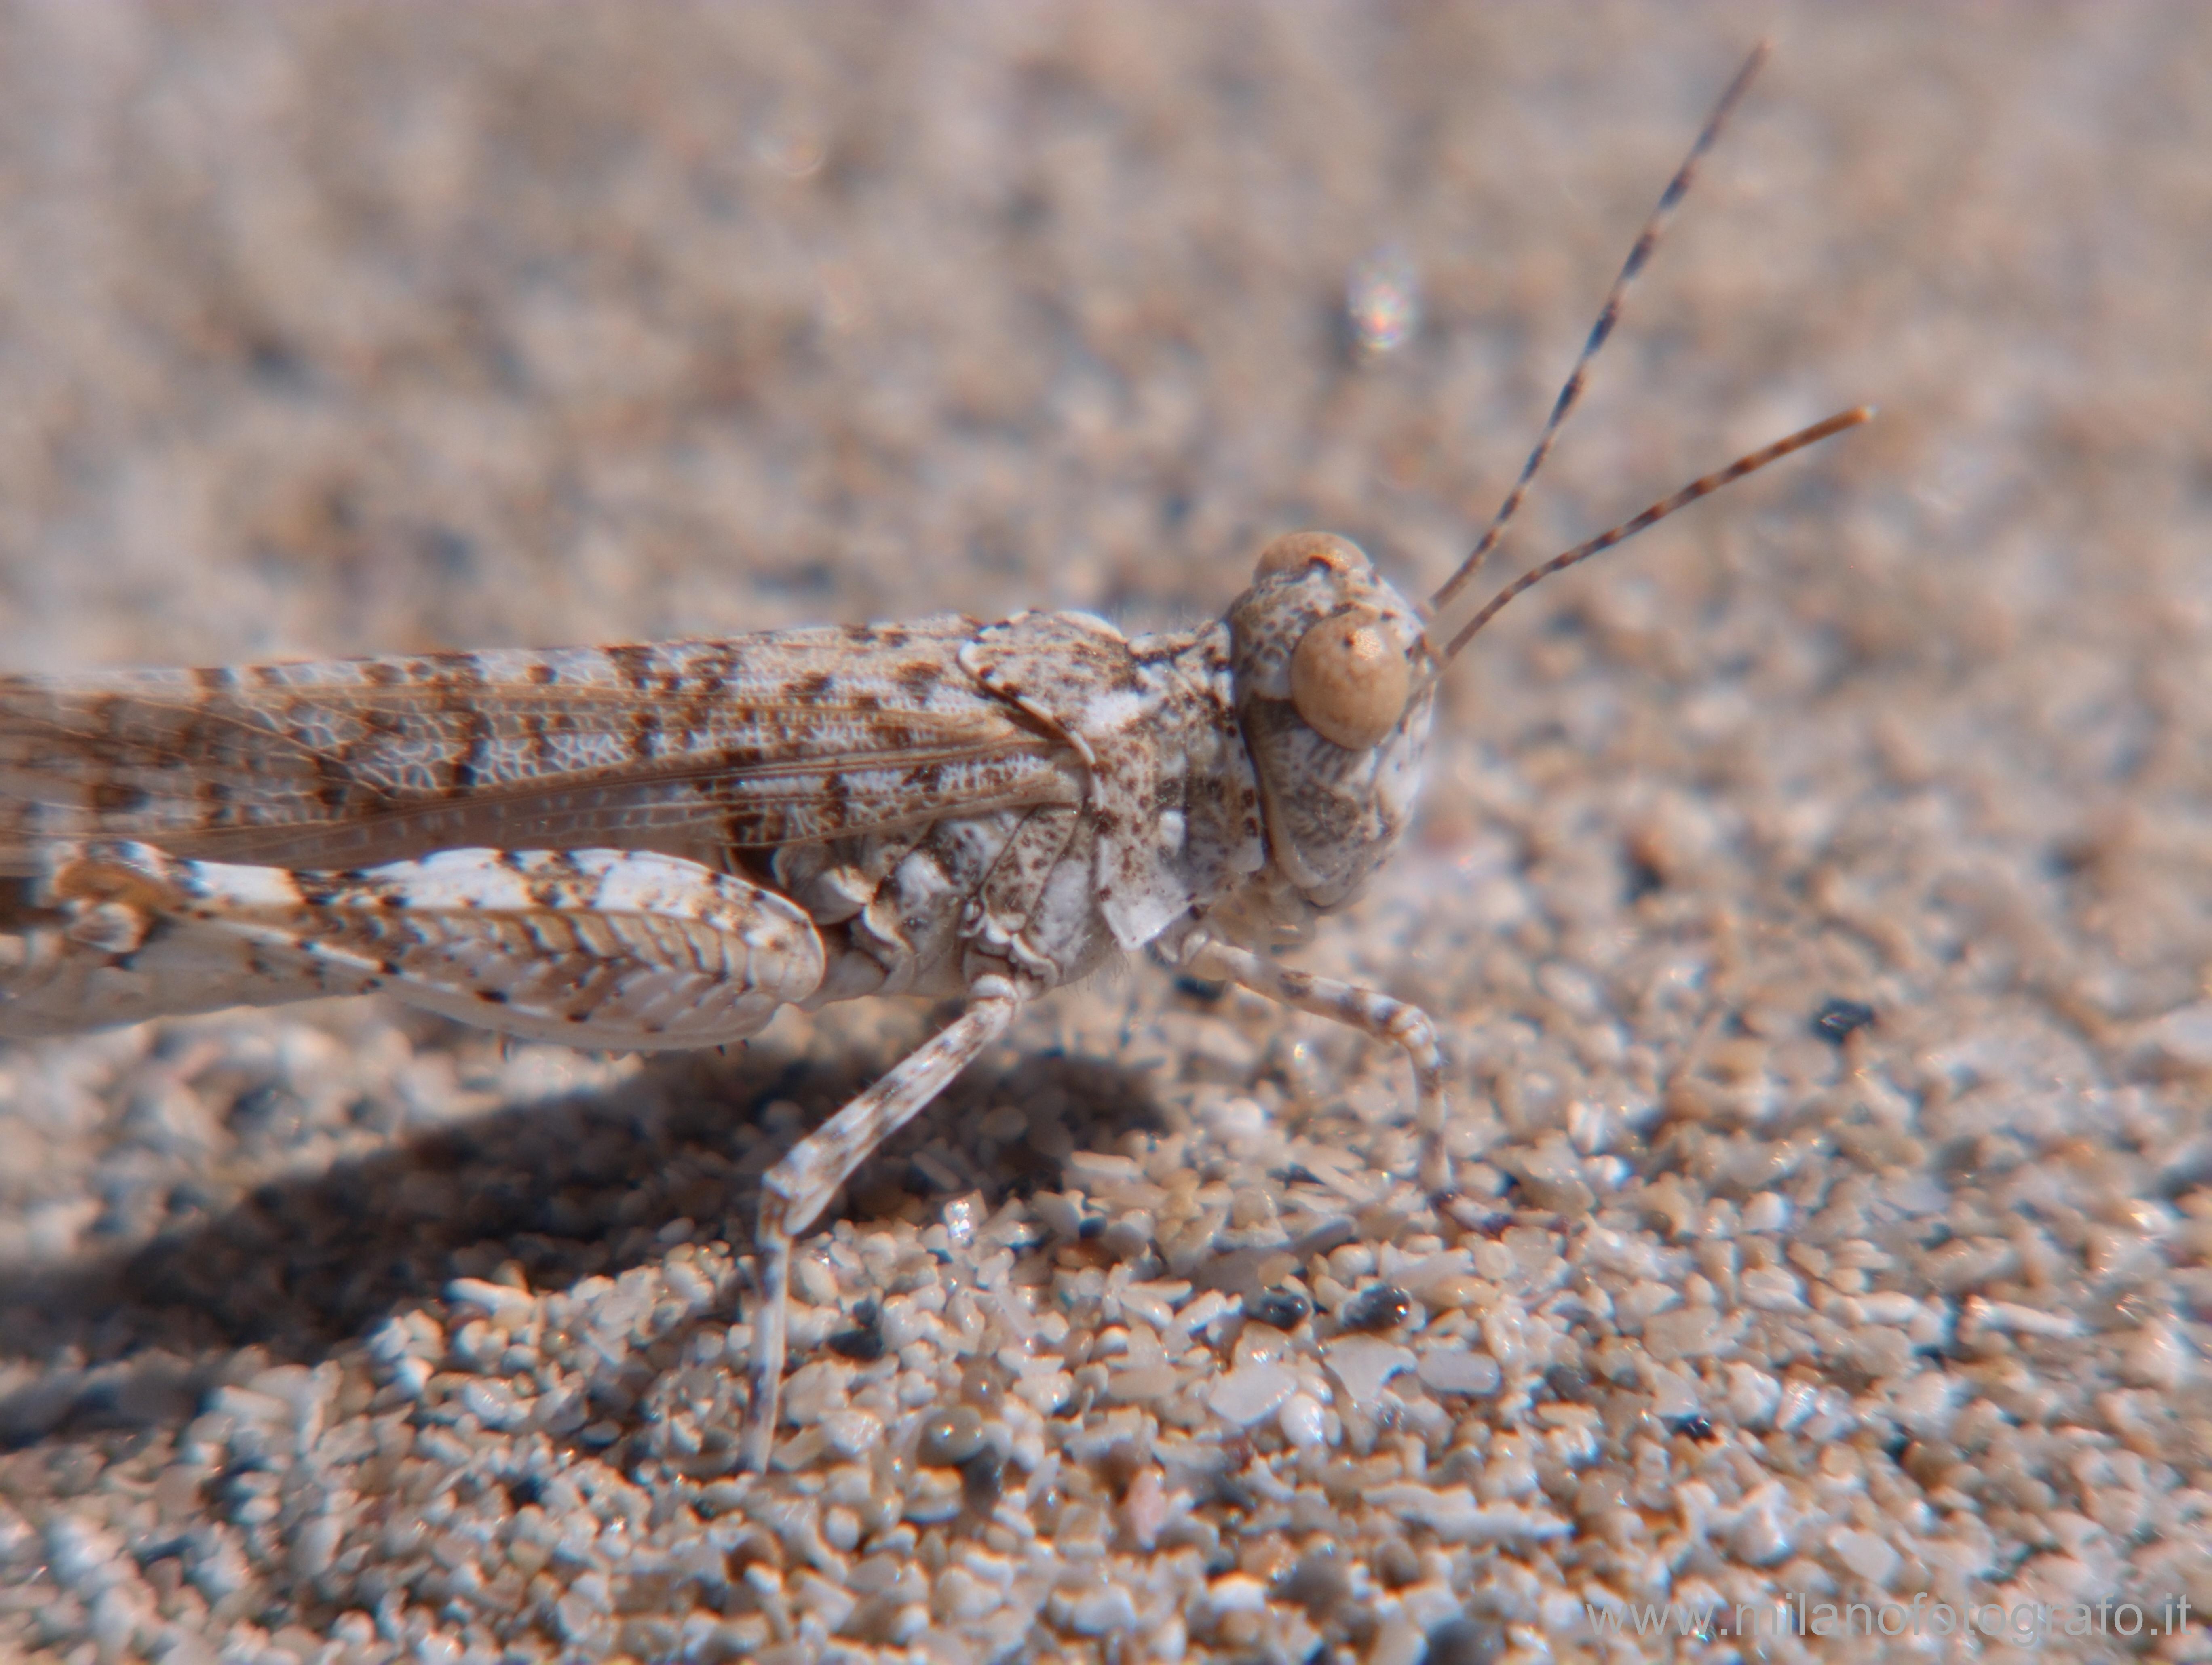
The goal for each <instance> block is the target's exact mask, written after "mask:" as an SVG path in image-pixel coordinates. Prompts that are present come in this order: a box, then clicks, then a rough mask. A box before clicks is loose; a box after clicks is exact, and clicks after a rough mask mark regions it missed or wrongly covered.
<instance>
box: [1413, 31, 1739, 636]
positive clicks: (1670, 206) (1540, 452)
mask: <svg viewBox="0 0 2212 1665" xmlns="http://www.w3.org/2000/svg"><path fill="white" fill-rule="evenodd" d="M1771 50H1772V48H1771V44H1770V43H1769V42H1767V41H1764V40H1762V41H1760V42H1759V44H1758V45H1756V46H1754V47H1753V48H1752V49H1751V56H1750V57H1748V58H1746V59H1744V61H1743V68H1741V70H1737V71H1736V72H1735V80H1734V81H1731V82H1729V84H1728V91H1726V92H1725V93H1723V94H1721V97H1720V102H1719V103H1717V104H1716V105H1715V106H1713V113H1712V114H1711V115H1710V116H1708V117H1706V118H1705V130H1704V131H1703V132H1701V133H1699V135H1698V142H1696V143H1695V144H1693V145H1692V146H1691V147H1690V154H1688V155H1686V156H1685V157H1684V158H1683V159H1682V165H1681V166H1680V167H1678V168H1676V169H1675V170H1674V178H1673V179H1669V180H1668V182H1667V189H1666V190H1665V191H1662V192H1661V193H1660V194H1659V206H1658V207H1656V208H1655V209H1652V210H1651V217H1650V219H1649V220H1646V221H1644V230H1643V231H1642V233H1640V234H1638V237H1637V239H1636V246H1635V247H1634V248H1632V249H1631V250H1629V251H1628V259H1627V260H1626V262H1625V263H1623V264H1622V266H1621V269H1620V276H1619V277H1616V278H1614V279H1613V288H1611V289H1609V290H1607V292H1606V297H1605V305H1604V306H1601V308H1599V309H1598V315H1597V322H1596V323H1595V324H1593V325H1591V326H1590V332H1589V340H1588V341H1587V342H1583V350H1582V356H1581V357H1579V358H1577V360H1575V367H1574V369H1573V371H1572V372H1570V374H1569V375H1568V377H1567V382H1566V385H1565V386H1564V387H1562V388H1561V389H1560V390H1559V398H1558V400H1557V401H1556V402H1555V403H1553V406H1552V415H1551V417H1550V419H1549V420H1548V421H1546V422H1545V424H1544V431H1543V432H1542V433H1540V434H1538V435H1537V436H1536V448H1535V450H1534V451H1530V452H1529V453H1528V462H1527V463H1524V464H1522V469H1521V477H1520V478H1519V479H1518V480H1516V481H1514V482H1513V489H1512V490H1511V491H1510V492H1508V493H1506V494H1505V501H1504V503H1503V504H1501V505H1500V506H1498V513H1497V515H1496V516H1495V517H1494V518H1492V521H1491V523H1490V529H1489V530H1487V531H1486V532H1484V533H1483V535H1482V539H1481V542H1479V543H1477V544H1476V545H1475V546H1474V554H1470V555H1469V556H1468V558H1467V559H1466V560H1463V561H1462V562H1461V563H1460V568H1459V571H1458V572H1455V573H1453V574H1452V575H1451V577H1449V578H1447V579H1445V580H1444V583H1443V588H1442V589H1440V590H1437V593H1436V594H1435V595H1433V596H1430V597H1429V605H1430V606H1431V608H1443V606H1444V605H1445V603H1446V602H1449V601H1450V600H1451V598H1452V597H1453V596H1456V595H1457V594H1459V592H1460V590H1461V589H1462V587H1463V586H1464V585H1465V584H1466V583H1467V581H1468V579H1469V578H1473V577H1474V575H1475V573H1476V572H1477V571H1478V570H1480V567H1481V566H1482V563H1483V560H1484V559H1485V558H1486V556H1487V555H1488V554H1490V552H1491V551H1492V549H1495V548H1497V547H1498V539H1499V538H1501V537H1503V536H1504V535H1505V527H1506V523H1508V522H1509V521H1510V520H1511V519H1512V518H1513V517H1514V515H1515V514H1516V512H1518V511H1519V509H1520V507H1521V502H1522V499H1523V498H1525V497H1527V496H1528V482H1529V481H1532V480H1534V478H1535V477H1536V470H1537V469H1541V468H1542V467H1543V466H1544V459H1545V458H1546V457H1548V456H1550V455H1551V454H1552V442H1553V440H1554V439H1557V438H1558V437H1559V425H1560V424H1561V423H1562V422H1564V421H1566V420H1567V413H1568V412H1569V411H1571V410H1572V409H1574V408H1575V404H1576V403H1577V401H1578V400H1579V399H1581V397H1582V396H1583V376H1584V375H1585V374H1586V373H1587V372H1588V371H1589V363H1590V360H1592V359H1594V358H1595V357H1596V356H1597V352H1598V348H1601V347H1603V346H1604V345H1605V342H1606V337H1607V336H1610V335H1611V334H1612V333H1613V325H1614V324H1616V323H1618V322H1619V321H1620V298H1621V296H1622V295H1624V294H1626V293H1627V291H1628V286H1629V285H1630V284H1631V283H1633V282H1635V281H1636V277H1637V274H1638V273H1639V272H1641V271H1642V270H1643V269H1644V263H1645V262H1646V261H1648V260H1650V258H1651V251H1652V250H1653V249H1654V248H1656V247H1657V246H1658V243H1659V234H1660V233H1662V231H1664V230H1666V228H1667V221H1668V219H1670V218H1671V217H1672V216H1673V215H1674V209H1675V208H1676V206H1677V205H1678V204H1680V202H1681V200H1682V198H1683V197H1684V196H1685V195H1686V194H1687V193H1688V191H1689V189H1690V182H1691V180H1692V179H1695V178H1697V174H1698V164H1699V162H1700V161H1702V160H1705V152H1706V151H1708V150H1710V149H1711V148H1712V147H1713V141H1714V140H1715V139H1717V138H1718V137H1719V136H1720V133H1721V129H1722V128H1723V127H1724V126H1726V125H1727V124H1728V118H1729V115H1730V114H1731V113H1732V112H1734V111H1735V106H1736V103H1737V101H1738V100H1741V98H1742V97H1743V94H1744V89H1745V88H1747V87H1749V86H1750V85H1751V78H1752V77H1753V76H1755V75H1757V74H1758V73H1759V65H1760V64H1764V63H1765V62H1766V55H1767V53H1768V52H1769V51H1771Z"/></svg>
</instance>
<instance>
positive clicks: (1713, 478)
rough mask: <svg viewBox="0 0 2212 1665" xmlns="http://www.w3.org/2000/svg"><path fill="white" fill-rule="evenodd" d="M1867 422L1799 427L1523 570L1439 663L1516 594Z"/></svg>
mask: <svg viewBox="0 0 2212 1665" xmlns="http://www.w3.org/2000/svg"><path fill="white" fill-rule="evenodd" d="M1873 417H1874V407H1873V406H1872V405H1860V406H1858V407H1857V408H1856V409H1850V410H1845V411H1839V412H1838V413H1837V414H1836V415H1833V416H1831V417H1829V418H1828V420H1827V421H1825V422H1815V423H1814V424H1813V426H1812V427H1808V428H1802V429H1800V430H1799V431H1798V432H1797V433H1793V434H1791V435H1790V437H1789V438H1788V439H1777V440H1776V441H1775V442H1774V443H1773V444H1772V445H1765V446H1762V447H1761V448H1760V449H1759V450H1758V451H1753V452H1752V453H1751V454H1750V455H1749V456H1748V457H1737V458H1736V459H1735V462H1733V463H1729V465H1728V466H1727V467H1726V468H1724V469H1721V470H1720V471H1719V472H1718V473H1717V474H1709V475H1705V478H1704V479H1702V480H1692V481H1691V482H1690V483H1689V484H1688V485H1686V486H1685V487H1682V489H1681V490H1680V491H1678V492H1676V493H1674V494H1673V495H1672V496H1670V497H1662V498H1661V499H1660V500H1658V501H1657V502H1656V503H1654V504H1653V505H1652V506H1650V508H1648V509H1646V510H1645V511H1644V512H1643V513H1642V514H1640V515H1638V516H1636V517H1634V518H1632V519H1629V520H1624V521H1622V522H1621V523H1620V525H1618V526H1616V527H1614V528H1613V530H1611V531H1609V532H1600V533H1599V534H1598V535H1597V536H1595V537H1594V538H1592V539H1590V541H1589V542H1587V543H1577V545H1575V547H1574V548H1571V549H1570V550H1568V551H1567V552H1566V554H1563V555H1554V556H1553V557H1552V558H1551V560H1547V561H1546V562H1545V563H1544V564H1543V565H1542V566H1532V567H1530V568H1529V569H1528V571H1527V572H1523V573H1522V575H1521V576H1520V577H1519V578H1516V579H1514V580H1513V582H1512V583H1510V584H1507V585H1506V586H1505V588H1504V589H1503V590H1499V591H1498V593H1497V594H1496V595H1495V596H1492V597H1491V598H1490V599H1489V600H1488V601H1486V602H1484V603H1483V604H1482V610H1481V611H1480V612H1479V613H1477V614H1476V615H1474V617H1473V618H1472V619H1470V620H1468V621H1467V623H1466V624H1465V625H1463V626H1462V627H1461V628H1460V632H1459V633H1458V634H1457V635H1456V636H1454V637H1453V638H1452V639H1451V642H1450V645H1449V646H1447V647H1446V648H1445V649H1444V651H1443V660H1444V663H1447V664H1449V663H1450V662H1451V661H1452V660H1453V659H1454V658H1455V657H1457V656H1458V653H1459V651H1460V650H1461V649H1462V648H1463V647H1465V646H1466V645H1468V643H1469V642H1471V641H1473V640H1474V633H1475V632H1477V631H1478V630H1480V629H1481V628H1482V627H1483V626H1485V625H1486V624H1488V623H1489V622H1490V621H1492V619H1494V618H1496V617H1497V616H1498V614H1499V612H1500V611H1501V610H1503V609H1504V606H1505V603H1506V602H1510V601H1511V600H1512V599H1513V598H1514V597H1515V596H1517V595H1519V594H1521V592H1522V590H1533V589H1534V588H1535V586H1536V585H1537V584H1541V583H1542V582H1543V581H1544V580H1545V579H1546V578H1550V577H1551V576H1552V574H1553V573H1554V572H1565V571H1566V570H1567V568H1569V567H1570V566H1574V565H1575V564H1576V563H1577V561H1585V560H1589V558H1590V557H1591V556H1592V555H1597V554H1604V553H1605V551H1607V549H1610V548H1613V545H1615V544H1616V543H1626V542H1628V540H1629V539H1630V538H1632V537H1634V536H1636V535H1637V534H1638V532H1640V531H1643V530H1644V529H1645V528H1647V527H1650V526H1656V524H1658V523H1659V522H1661V521H1662V520H1664V519H1666V518H1667V517H1668V515H1670V514H1672V513H1674V511H1675V510H1677V509H1685V508H1687V507H1688V506H1690V505H1691V504H1692V503H1694V502H1696V501H1697V500H1699V498H1701V497H1710V496H1711V494H1712V493H1715V492H1717V491H1718V490H1719V489H1720V488H1721V487H1723V486H1726V485H1730V484H1733V483H1734V482H1735V481H1738V480H1741V479H1742V478H1743V477H1744V475H1747V474H1757V473H1758V472H1759V469H1763V468H1765V466H1766V465H1767V464H1768V463H1778V462H1779V461H1781V460H1782V458H1784V457H1787V456H1789V455H1790V452H1791V451H1802V450H1804V449H1805V447H1806V446H1808V445H1818V444H1820V441H1821V440H1823V439H1826V438H1827V437H1828V436H1829V435H1830V434H1833V433H1842V432H1843V431H1844V429H1845V428H1847V427H1857V426H1858V425H1859V424H1860V423H1861V422H1864V421H1872V420H1873Z"/></svg>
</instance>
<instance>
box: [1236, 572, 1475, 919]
mask: <svg viewBox="0 0 2212 1665" xmlns="http://www.w3.org/2000/svg"><path fill="white" fill-rule="evenodd" d="M1229 624H1230V629H1231V635H1232V639H1233V641H1234V653H1235V663H1236V676H1237V720H1238V722H1239V723H1240V724H1242V725H1243V731H1244V742H1245V745H1246V746H1247V748H1249V751H1250V754H1251V757H1252V762H1253V766H1254V767H1255V769H1256V771H1257V772H1258V774H1259V779H1260V793H1261V801H1262V803H1263V804H1264V806H1265V809H1266V814H1267V843H1268V848H1269V852H1270V854H1271V856H1272V857H1273V863H1274V865H1275V867H1276V869H1278V870H1279V872H1280V874H1281V875H1282V876H1283V877H1284V878H1285V879H1287V880H1288V881H1290V883H1291V886H1292V887H1294V888H1295V889H1296V890H1297V892H1298V893H1299V894H1300V895H1301V896H1303V897H1304V899H1305V900H1306V901H1307V902H1309V903H1310V904H1311V905H1313V906H1315V907H1316V908H1330V907H1334V906H1336V905H1338V904H1340V903H1342V902H1346V901H1348V900H1350V899H1351V898H1352V896H1353V895H1354V894H1355V893H1357V892H1358V889H1359V887H1360V886H1361V885H1363V884H1364V883H1365V881H1366V880H1367V878H1368V875H1370V874H1372V873H1373V872H1374V871H1375V869H1376V868H1378V867H1380V866H1381V865H1382V864H1383V861H1384V860H1385V859H1386V858H1387V857H1389V854H1390V851H1391V849H1392V847H1393V846H1395V845H1396V844H1397V842H1398V839H1399V835H1400V834H1401V833H1404V831H1405V830H1406V825H1407V822H1408V821H1409V820H1412V819H1413V800H1414V798H1415V796H1417V795H1418V794H1419V790H1420V784H1421V754H1422V752H1423V750H1424V749H1425V748H1426V746H1427V744H1428V738H1429V722H1430V717H1431V714H1432V712H1433V711H1434V708H1435V704H1436V687H1437V660H1436V657H1435V656H1434V655H1433V654H1431V652H1430V651H1429V645H1428V639H1427V637H1426V636H1425V634H1424V633H1423V630H1422V626H1421V619H1420V615H1419V614H1418V613H1417V612H1416V611H1415V610H1414V609H1413V606H1412V604H1411V603H1409V602H1407V600H1406V598H1405V597H1404V596H1401V595H1400V594H1399V593H1398V592H1397V591H1396V590H1394V589H1392V588H1391V587H1390V586H1389V584H1385V583H1384V582H1383V580H1382V579H1381V578H1377V577H1376V573H1375V568H1374V566H1373V565H1372V563H1370V561H1369V560H1368V559H1367V557H1366V555H1365V554H1364V553H1363V552H1362V551H1361V550H1360V548H1359V547H1358V545H1357V544H1355V543H1352V542H1347V541H1346V539H1343V538H1340V537H1336V536H1332V535H1331V534H1329V533H1327V532H1292V533H1290V534H1288V535H1287V536H1283V537H1279V538H1277V539H1275V540H1274V542H1272V543H1270V544H1268V545H1267V548H1265V549H1263V550H1261V552H1260V561H1259V566H1258V570H1257V571H1255V572H1254V574H1253V576H1252V587H1251V588H1250V589H1249V590H1246V591H1245V592H1244V593H1243V596H1239V597H1238V598H1237V603H1236V605H1235V606H1233V607H1232V608H1230V610H1229Z"/></svg>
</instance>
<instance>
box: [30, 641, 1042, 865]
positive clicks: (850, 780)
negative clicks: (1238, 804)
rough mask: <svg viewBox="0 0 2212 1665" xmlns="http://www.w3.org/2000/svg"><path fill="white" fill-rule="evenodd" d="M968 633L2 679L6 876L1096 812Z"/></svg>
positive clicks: (759, 835)
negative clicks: (1002, 694)
mask: <svg viewBox="0 0 2212 1665" xmlns="http://www.w3.org/2000/svg"><path fill="white" fill-rule="evenodd" d="M976 628H977V627H976V625H975V622H974V621H970V620H967V619H962V618H956V617H946V618H939V619H931V620H926V621H921V622H920V623H917V624H912V625H896V626H869V627H847V628H829V629H819V630H799V631H784V632H773V633H765V634H762V635H757V636H746V637H738V638H735V639H731V640H727V641H714V642H709V641H701V642H668V643H659V644H654V645H648V646H640V647H611V648H566V649H556V650H552V651H498V652H487V653H453V654H428V655H421V656H416V657H395V658H382V659H358V660H341V661H325V662H319V663H300V664H279V665H262V666H251V667H245V668H240V669H216V670H149V671H125V672H117V673H112V674H107V675H93V676H85V677H73V678H56V679H46V678H29V677H9V678H0V874H6V873H15V874H21V873H29V872H33V871H35V870H36V869H37V868H38V866H39V863H40V856H39V850H40V846H41V845H45V844H47V843H50V842H52V841H53V840H57V839H86V838H121V839H143V840H144V841H146V842H147V843H149V844H154V845H159V846H161V848H162V849H164V850H166V851H169V852H170V853H171V854H173V855H178V856H187V857H199V858H202V859H210V860H219V861H227V862H247V863H262V864H266V865H271V866H281V867H291V868H295V869H300V868H320V867H349V866H358V865H362V864H366V863H374V862H384V861H392V860H398V859H401V858H404V857H412V856H416V855H420V854H423V853H425V852H427V851H433V850H439V849H452V848H461V847H470V846H494V847H498V848H502V849H509V850H574V849H585V848H610V849H629V850H658V851H667V852H669V853H671V854H677V855H694V856H696V855H698V854H700V853H701V852H702V851H703V852H714V851H721V850H723V849H726V848H729V847H736V848H760V847H769V846H774V845H782V844H787V843H794V842H804V841H808V840H812V839H825V838H835V837H841V836H843V835H845V834H848V833H859V832H864V831H867V830H871V829H876V828H882V827H888V826H900V825H915V824H919V823H922V822H926V821H929V820H935V819H937V818H939V816H942V815H945V814H959V813H967V812H970V811H974V810H980V809H984V808H996V807H1000V806H1005V805H1010V804H1022V803H1047V802H1077V801H1079V798H1080V796H1081V793H1082V777H1081V773H1080V770H1079V766H1078V764H1077V762H1076V760H1075V759H1074V757H1073V754H1071V753H1070V752H1069V751H1068V749H1067V748H1066V746H1065V745H1064V744H1061V743H1056V742H1054V740H1053V739H1052V738H1051V736H1048V734H1046V733H1045V732H1043V731H1042V727H1041V726H1040V725H1038V724H1036V723H1035V722H1034V721H1033V720H1032V719H1030V718H1028V717H1025V716H1024V714H1023V713H1022V712H1021V711H1018V709H1017V708H1015V707H1014V706H1013V705H1011V704H1010V703H1008V702H1006V701H1005V700H1002V699H999V698H997V697H995V696H994V695H992V694H991V693H987V691H985V690H982V689H980V688H978V687H975V684H974V683H973V682H972V681H969V679H968V678H967V677H966V676H965V675H963V674H962V672H961V671H960V669H959V667H958V665H957V661H956V658H955V651H956V650H957V646H958V645H959V644H960V643H961V642H962V641H963V640H965V639H968V638H969V637H970V636H972V635H973V634H974V633H975V630H976Z"/></svg>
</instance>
